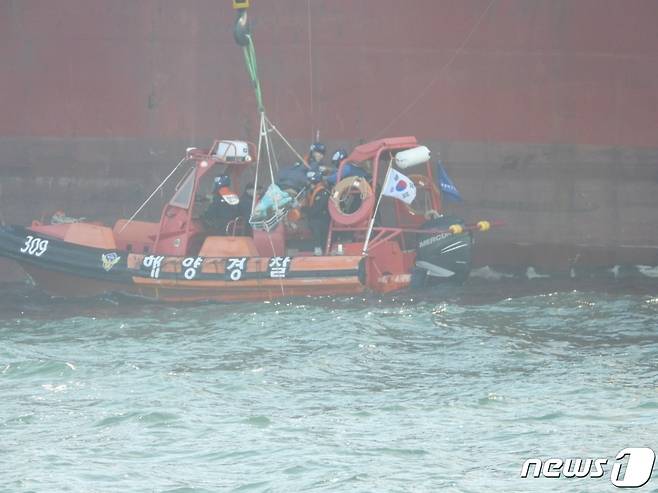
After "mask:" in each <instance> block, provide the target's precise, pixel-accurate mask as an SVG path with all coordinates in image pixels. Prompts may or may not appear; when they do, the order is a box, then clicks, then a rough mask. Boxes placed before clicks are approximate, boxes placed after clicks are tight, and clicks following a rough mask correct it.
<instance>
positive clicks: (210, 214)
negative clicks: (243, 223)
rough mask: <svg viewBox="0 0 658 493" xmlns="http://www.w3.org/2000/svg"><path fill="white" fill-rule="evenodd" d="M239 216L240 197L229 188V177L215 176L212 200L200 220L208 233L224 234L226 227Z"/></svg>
mask: <svg viewBox="0 0 658 493" xmlns="http://www.w3.org/2000/svg"><path fill="white" fill-rule="evenodd" d="M239 216H240V197H238V195H237V194H236V193H235V192H234V191H233V190H231V177H230V176H228V175H219V176H217V177H215V179H214V181H213V188H212V202H211V203H210V205H209V206H208V209H206V211H205V212H204V213H203V214H202V215H201V221H202V222H203V224H204V226H205V227H206V229H207V230H208V232H209V233H211V234H215V235H221V236H223V235H226V234H227V231H226V227H227V226H228V224H229V223H230V222H231V221H233V220H234V219H235V218H237V217H239Z"/></svg>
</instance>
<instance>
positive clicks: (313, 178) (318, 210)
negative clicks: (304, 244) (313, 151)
mask: <svg viewBox="0 0 658 493" xmlns="http://www.w3.org/2000/svg"><path fill="white" fill-rule="evenodd" d="M308 181H309V184H310V186H311V187H312V188H311V190H310V193H309V195H308V198H307V201H306V206H305V207H304V208H303V212H304V214H305V216H306V220H307V222H308V228H309V229H310V231H311V234H312V235H313V250H314V253H315V255H322V252H323V251H324V249H325V246H326V243H327V236H328V234H329V222H330V220H331V218H330V216H329V207H328V206H329V190H328V189H327V186H326V185H325V183H324V180H323V179H322V174H321V173H320V172H319V171H309V172H308Z"/></svg>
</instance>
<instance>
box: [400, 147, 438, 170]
mask: <svg viewBox="0 0 658 493" xmlns="http://www.w3.org/2000/svg"><path fill="white" fill-rule="evenodd" d="M429 160H430V150H429V149H428V148H427V147H426V146H418V147H414V148H413V149H407V150H406V151H400V152H398V153H397V154H396V155H395V164H396V165H397V167H398V168H400V169H406V168H410V167H411V166H416V165H417V164H421V163H426V162H427V161H429Z"/></svg>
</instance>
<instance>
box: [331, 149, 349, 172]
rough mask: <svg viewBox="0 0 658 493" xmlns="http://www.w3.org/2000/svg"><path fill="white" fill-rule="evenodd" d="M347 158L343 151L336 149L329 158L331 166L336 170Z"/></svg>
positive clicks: (345, 152)
mask: <svg viewBox="0 0 658 493" xmlns="http://www.w3.org/2000/svg"><path fill="white" fill-rule="evenodd" d="M346 157H347V151H346V150H345V149H338V150H337V151H336V152H334V155H333V156H331V164H333V165H334V166H335V167H336V168H337V167H338V165H339V164H340V163H341V161H343V159H345V158H346Z"/></svg>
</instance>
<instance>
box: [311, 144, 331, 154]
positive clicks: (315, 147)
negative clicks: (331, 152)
mask: <svg viewBox="0 0 658 493" xmlns="http://www.w3.org/2000/svg"><path fill="white" fill-rule="evenodd" d="M310 152H319V153H320V154H323V155H324V154H325V153H326V152H327V146H325V145H324V144H323V143H322V142H315V143H313V144H311V149H310Z"/></svg>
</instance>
